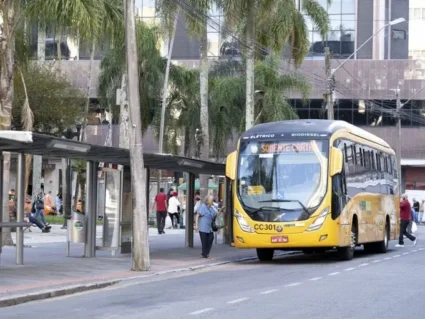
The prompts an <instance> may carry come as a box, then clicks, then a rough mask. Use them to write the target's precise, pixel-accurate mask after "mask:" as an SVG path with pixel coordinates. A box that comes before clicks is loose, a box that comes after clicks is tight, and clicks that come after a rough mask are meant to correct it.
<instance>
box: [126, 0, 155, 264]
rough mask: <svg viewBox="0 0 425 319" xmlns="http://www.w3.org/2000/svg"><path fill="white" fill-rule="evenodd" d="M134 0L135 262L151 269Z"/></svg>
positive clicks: (129, 26)
mask: <svg viewBox="0 0 425 319" xmlns="http://www.w3.org/2000/svg"><path fill="white" fill-rule="evenodd" d="M134 1H135V0H125V3H126V10H125V13H126V23H125V31H126V32H125V38H126V42H125V43H126V57H127V74H128V97H129V111H130V134H129V136H130V170H131V185H132V192H133V203H134V205H133V261H132V269H133V270H135V271H149V270H150V256H149V238H148V220H147V214H146V209H147V205H146V204H147V203H146V196H145V194H146V180H145V170H144V168H145V167H144V162H143V151H142V121H141V118H140V95H139V88H140V87H139V70H138V65H139V64H138V56H137V44H136V21H135V16H134Z"/></svg>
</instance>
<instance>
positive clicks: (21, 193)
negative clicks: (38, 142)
mask: <svg viewBox="0 0 425 319" xmlns="http://www.w3.org/2000/svg"><path fill="white" fill-rule="evenodd" d="M16 173H17V174H16V182H17V183H16V221H17V222H23V221H24V210H25V209H24V208H25V156H24V154H22V153H19V154H18V167H17V172H16ZM16 264H17V265H23V264H24V231H23V229H22V226H21V227H16Z"/></svg>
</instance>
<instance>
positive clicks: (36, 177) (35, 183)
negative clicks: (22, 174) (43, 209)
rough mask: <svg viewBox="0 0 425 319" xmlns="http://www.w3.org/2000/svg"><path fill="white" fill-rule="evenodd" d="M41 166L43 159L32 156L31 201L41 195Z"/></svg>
mask: <svg viewBox="0 0 425 319" xmlns="http://www.w3.org/2000/svg"><path fill="white" fill-rule="evenodd" d="M42 165H43V157H42V156H38V155H34V156H33V164H32V166H33V169H32V199H33V200H34V199H35V197H36V196H37V195H38V194H40V193H41V171H42Z"/></svg>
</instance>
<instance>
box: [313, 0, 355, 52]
mask: <svg viewBox="0 0 425 319" xmlns="http://www.w3.org/2000/svg"><path fill="white" fill-rule="evenodd" d="M318 2H319V3H320V4H321V5H322V6H323V7H324V8H325V9H326V10H327V12H328V14H329V20H330V24H331V30H330V31H329V33H328V35H327V37H326V39H322V37H321V35H320V33H319V31H318V30H317V29H316V28H315V26H314V25H313V23H312V21H311V20H310V19H309V17H306V21H307V26H308V29H309V40H310V45H311V47H310V54H309V57H310V58H317V57H321V58H324V48H325V47H326V46H328V47H329V48H330V51H331V53H332V56H333V57H334V58H347V57H349V56H350V55H351V54H352V53H353V52H354V39H355V24H356V10H355V0H344V1H342V0H334V1H332V4H330V5H329V4H328V1H327V0H319V1H318ZM323 40H325V43H323Z"/></svg>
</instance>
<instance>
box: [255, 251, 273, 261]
mask: <svg viewBox="0 0 425 319" xmlns="http://www.w3.org/2000/svg"><path fill="white" fill-rule="evenodd" d="M273 256H274V249H267V248H257V257H258V259H259V260H260V261H271V260H273Z"/></svg>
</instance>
